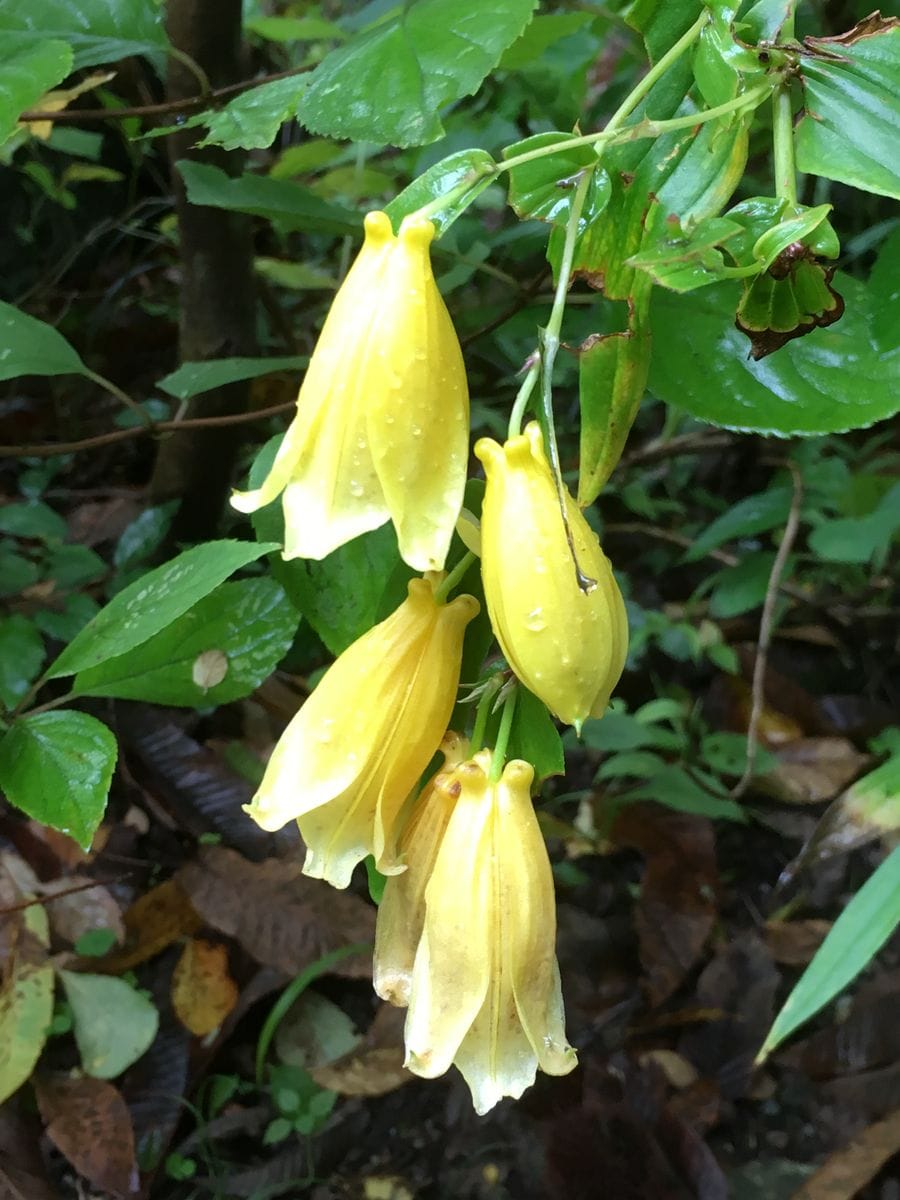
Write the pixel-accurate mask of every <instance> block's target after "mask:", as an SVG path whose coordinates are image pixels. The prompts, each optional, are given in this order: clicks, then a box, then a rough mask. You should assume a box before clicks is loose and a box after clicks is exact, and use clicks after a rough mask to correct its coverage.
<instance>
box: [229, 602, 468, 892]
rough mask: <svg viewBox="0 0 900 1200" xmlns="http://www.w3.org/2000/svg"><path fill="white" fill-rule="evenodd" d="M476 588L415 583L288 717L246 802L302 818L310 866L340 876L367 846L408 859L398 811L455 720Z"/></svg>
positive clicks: (383, 855)
mask: <svg viewBox="0 0 900 1200" xmlns="http://www.w3.org/2000/svg"><path fill="white" fill-rule="evenodd" d="M477 612H478V602H477V601H476V600H475V599H473V597H472V596H458V597H457V598H456V599H455V600H451V601H450V603H449V604H443V603H440V602H438V601H437V600H436V599H435V596H434V585H433V584H432V583H431V582H430V581H428V580H425V579H413V580H412V581H411V582H410V584H409V595H408V597H407V599H406V600H405V601H404V602H403V603H402V604H401V605H400V607H399V608H398V609H397V610H396V611H395V612H394V613H392V614H391V616H389V617H388V618H387V619H386V620H385V621H382V622H381V624H380V625H376V626H375V627H374V628H373V629H370V630H369V631H368V633H365V634H363V636H362V637H361V638H359V639H358V640H357V641H355V642H354V643H353V644H352V645H351V646H348V648H347V649H346V650H345V651H344V652H343V654H341V656H340V657H339V658H338V659H337V660H336V662H335V663H334V665H333V666H332V667H330V668H329V670H328V671H327V672H326V673H325V675H324V676H323V677H322V679H321V681H320V682H319V684H318V686H317V687H316V689H315V691H314V692H313V693H312V695H311V696H310V697H309V699H308V700H307V701H306V702H305V704H304V705H303V707H302V708H301V709H300V711H299V712H298V713H297V715H296V716H295V717H294V719H293V720H292V721H291V723H290V725H288V727H287V729H286V730H285V731H284V734H283V735H282V737H281V740H280V741H279V742H278V745H277V746H276V747H275V750H274V751H273V753H272V757H271V758H270V759H269V765H268V767H267V768H266V773H265V776H264V777H263V781H262V783H261V784H260V787H259V791H258V792H257V793H256V795H255V796H254V798H253V803H252V804H250V805H248V806H247V812H249V814H250V816H251V817H253V819H254V820H255V821H256V822H257V824H258V825H260V826H262V828H263V829H268V830H275V829H280V828H281V826H282V825H284V824H285V823H286V822H287V821H289V820H291V819H292V818H295V817H296V818H297V820H298V823H299V825H300V833H301V835H302V837H303V840H304V842H305V843H306V847H307V852H306V862H305V864H304V867H303V870H304V871H305V872H306V874H307V875H311V876H312V877H313V878H315V879H327V880H328V882H329V883H332V884H334V886H335V887H339V888H344V887H346V886H347V884H348V883H349V882H350V876H351V874H352V873H353V868H354V867H355V866H356V864H357V863H358V862H360V860H361V859H363V858H365V856H366V855H367V854H372V855H374V857H375V861H376V864H377V866H378V869H379V870H380V871H383V872H385V873H386V874H390V873H391V872H392V871H397V870H402V869H403V868H402V866H401V865H400V864H398V862H397V857H396V841H397V836H398V834H399V829H398V828H397V817H398V814H399V812H400V809H401V808H402V806H403V804H404V801H405V800H406V798H407V796H408V795H409V794H410V792H411V791H412V789H413V787H414V786H415V785H416V783H417V782H418V780H419V777H420V776H421V774H422V772H423V771H424V770H425V768H426V767H427V766H428V763H429V762H430V760H431V758H432V756H433V755H434V753H435V751H436V750H437V748H438V746H439V745H440V742H441V738H442V737H443V736H444V733H445V731H446V729H447V724H448V722H449V720H450V713H451V712H452V710H453V705H454V703H455V701H456V690H457V687H458V686H459V671H460V663H461V660H462V643H463V635H464V633H465V628H466V625H468V623H469V621H471V619H472V618H473V617H474V616H475V614H476V613H477Z"/></svg>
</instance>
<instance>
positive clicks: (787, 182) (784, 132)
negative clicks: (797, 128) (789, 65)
mask: <svg viewBox="0 0 900 1200" xmlns="http://www.w3.org/2000/svg"><path fill="white" fill-rule="evenodd" d="M772 104H773V109H772V148H773V157H774V159H775V195H776V196H778V197H779V199H782V200H786V201H787V203H788V205H789V206H790V207H792V208H793V207H795V206H796V204H797V169H796V166H795V164H794V117H793V114H792V112H791V92H790V85H789V84H788V83H787V81H786V80H782V82H781V85H780V86H779V88H778V90H777V91H776V92H775V95H774V96H773V98H772Z"/></svg>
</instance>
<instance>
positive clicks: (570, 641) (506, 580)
mask: <svg viewBox="0 0 900 1200" xmlns="http://www.w3.org/2000/svg"><path fill="white" fill-rule="evenodd" d="M475 453H476V455H477V456H478V458H480V459H481V461H482V463H483V464H484V470H485V475H486V477H487V485H486V488H485V493H484V504H483V507H482V512H481V544H482V558H481V572H482V577H483V579H484V594H485V598H486V600H487V606H488V612H489V613H490V618H491V624H492V625H493V627H494V633H495V634H496V635H497V640H498V641H499V643H500V646H501V649H502V650H503V653H504V654H505V655H506V658H507V659H508V661H509V665H510V666H511V667H512V669H513V670H514V671H515V673H516V675H517V676H518V677H519V679H521V681H522V682H523V683H524V684H525V686H526V687H527V688H529V689H530V690H531V691H532V692H534V694H535V695H536V696H538V697H539V698H540V699H541V700H543V702H544V703H545V704H546V705H547V707H548V708H549V709H550V710H551V711H552V712H554V713H555V714H556V715H557V716H558V717H559V718H560V720H561V721H565V722H566V723H567V724H569V725H574V726H575V727H576V729H579V730H580V728H581V724H582V722H583V721H584V720H585V718H586V717H589V716H594V717H601V716H603V713H604V712H605V711H606V707H607V705H608V704H609V697H610V694H611V693H612V690H613V688H614V687H615V686H616V684H617V683H618V681H619V676H620V675H621V674H622V668H623V666H624V665H625V657H626V654H627V652H628V621H627V617H626V615H625V605H624V603H623V601H622V594H621V592H620V591H619V587H618V584H617V583H616V581H615V578H614V577H613V573H612V568H611V567H610V565H609V559H608V558H607V557H606V555H605V554H604V553H603V551H602V550H601V549H600V542H599V541H598V539H597V535H596V534H595V533H594V531H593V530H592V529H591V527H590V526H589V525H588V523H587V521H586V520H585V519H584V516H583V515H582V513H581V510H580V509H579V508H578V506H577V505H576V504H575V502H574V500H573V499H572V497H571V496H570V495H569V494H568V492H566V493H565V499H566V514H567V517H568V522H569V528H570V530H571V532H572V540H573V543H574V547H575V554H576V557H577V560H578V567H579V568H580V570H581V572H582V574H583V575H585V576H587V577H589V578H590V579H592V580H596V586H593V587H592V588H591V589H590V590H589V591H587V592H585V591H583V590H582V588H581V587H580V586H579V581H578V578H577V575H576V570H575V563H574V562H573V559H572V552H571V550H570V548H569V545H568V541H567V539H566V531H565V525H564V524H563V518H562V513H561V512H560V507H559V499H558V497H557V492H556V487H555V485H554V482H553V476H552V474H551V471H550V464H549V463H548V461H547V457H546V455H545V453H544V446H543V439H542V436H541V431H540V427H539V426H538V425H537V423H536V422H532V423H531V424H530V425H528V426H527V428H526V429H525V432H524V434H519V435H517V436H516V437H511V438H510V439H509V440H508V441H507V442H506V444H505V445H504V446H500V445H498V443H497V442H495V441H493V440H492V439H490V438H481V439H480V441H478V442H477V443H476V445H475Z"/></svg>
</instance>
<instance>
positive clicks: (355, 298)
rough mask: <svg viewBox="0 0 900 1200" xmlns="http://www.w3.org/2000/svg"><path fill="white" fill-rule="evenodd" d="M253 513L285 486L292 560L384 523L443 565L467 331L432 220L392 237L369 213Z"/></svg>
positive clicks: (458, 467) (455, 507)
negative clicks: (434, 249) (459, 329)
mask: <svg viewBox="0 0 900 1200" xmlns="http://www.w3.org/2000/svg"><path fill="white" fill-rule="evenodd" d="M365 231H366V236H365V242H364V244H363V248H362V250H361V251H360V253H359V255H358V257H357V259H356V261H355V262H354V264H353V266H352V267H351V269H350V272H349V273H348V275H347V278H346V279H345V280H344V283H343V284H342V285H341V288H340V290H339V291H338V293H337V295H336V296H335V298H334V303H333V304H332V306H331V310H330V312H329V313H328V317H327V319H326V321H325V325H324V327H323V329H322V333H321V335H320V337H319V341H318V344H317V345H316V348H315V350H314V352H313V355H312V358H311V359H310V362H309V367H308V368H307V371H306V376H305V378H304V380H303V385H302V387H301V388H300V395H299V396H298V398H297V415H296V416H295V418H294V420H293V422H292V424H291V426H290V428H289V429H288V431H287V433H286V434H285V437H284V441H283V442H282V444H281V447H280V449H279V451H278V454H277V456H276V458H275V461H274V463H273V464H272V469H271V471H270V472H269V474H268V476H267V478H266V480H265V482H264V483H263V485H262V487H260V488H258V489H257V490H256V491H252V492H242V493H241V492H239V493H236V494H235V495H234V496H233V497H232V504H233V505H234V506H235V508H238V509H240V511H241V512H254V511H255V510H256V509H258V508H261V507H262V506H263V505H265V504H268V503H270V501H272V500H274V499H275V497H276V496H278V495H279V494H280V493H281V492H282V491H283V492H284V516H285V546H284V557H285V558H324V557H325V555H326V554H330V553H331V551H332V550H334V549H335V548H336V547H338V546H341V545H343V544H344V542H348V541H350V539H351V538H355V537H357V536H358V535H359V534H362V533H365V532H367V531H368V530H370V529H377V528H378V526H380V525H383V524H384V523H385V522H386V521H387V520H392V521H393V522H394V525H395V526H396V528H397V537H398V540H399V545H400V553H401V555H402V556H403V558H404V559H405V560H406V562H408V563H409V565H410V566H411V567H413V568H414V569H415V570H417V571H429V570H440V569H442V568H443V566H444V561H445V559H446V557H447V550H448V548H449V546H450V539H451V537H452V535H453V527H454V523H455V521H456V518H457V516H458V514H459V510H460V507H461V505H462V498H463V488H464V486H465V479H466V466H467V460H468V436H469V398H468V390H467V386H466V375H465V367H464V365H463V359H462V353H461V351H460V348H459V340H458V338H457V336H456V332H455V330H454V328H453V323H452V321H451V320H450V315H449V313H448V312H447V308H446V305H445V304H444V301H443V299H442V298H441V294H440V292H439V291H438V289H437V285H436V284H435V282H434V276H433V275H432V272H431V261H430V258H429V245H430V243H431V240H432V238H433V237H434V226H433V225H432V224H431V222H430V221H423V220H419V219H416V218H415V217H408V218H407V219H406V220H405V221H404V222H403V224H402V225H401V227H400V233H399V235H398V236H396V237H395V236H394V233H393V230H392V228H391V221H390V218H389V217H388V216H387V214H386V213H383V212H371V213H369V214H368V216H367V217H366V221H365Z"/></svg>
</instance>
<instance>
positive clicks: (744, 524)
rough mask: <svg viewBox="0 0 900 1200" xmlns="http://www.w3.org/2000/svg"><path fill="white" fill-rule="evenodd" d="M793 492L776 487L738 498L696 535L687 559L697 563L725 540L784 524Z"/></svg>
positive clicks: (750, 534)
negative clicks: (741, 498)
mask: <svg viewBox="0 0 900 1200" xmlns="http://www.w3.org/2000/svg"><path fill="white" fill-rule="evenodd" d="M791 495H792V493H791V489H790V488H785V487H777V488H769V490H768V491H766V492H760V493H759V494H758V495H756V496H746V497H745V498H744V499H743V500H739V501H738V502H737V504H735V505H732V507H731V508H729V509H728V511H727V512H724V513H722V515H721V516H719V517H716V519H715V520H714V521H713V522H712V524H711V525H707V527H706V528H705V529H704V530H703V532H702V533H701V534H700V535H699V536H698V537H696V538H694V541H693V544H692V546H691V548H690V549H689V550H688V551H686V552H685V555H684V562H697V561H698V560H699V559H701V558H703V557H704V555H706V554H708V553H709V552H710V550H715V549H716V547H717V546H721V545H722V543H723V542H731V541H734V540H735V539H736V538H745V537H750V536H752V535H753V534H755V533H766V532H767V531H768V530H770V529H775V528H776V527H777V526H778V525H783V524H784V523H785V521H786V520H787V517H788V513H789V512H790V508H791Z"/></svg>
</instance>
